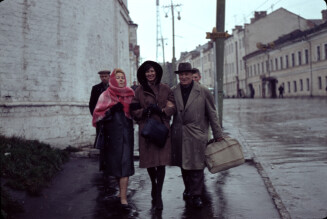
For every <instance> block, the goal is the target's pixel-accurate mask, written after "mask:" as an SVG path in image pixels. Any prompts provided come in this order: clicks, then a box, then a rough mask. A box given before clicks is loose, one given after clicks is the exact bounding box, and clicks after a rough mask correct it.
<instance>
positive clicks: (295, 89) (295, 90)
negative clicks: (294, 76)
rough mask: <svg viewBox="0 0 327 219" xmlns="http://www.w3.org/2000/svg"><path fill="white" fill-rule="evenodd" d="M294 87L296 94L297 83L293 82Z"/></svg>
mask: <svg viewBox="0 0 327 219" xmlns="http://www.w3.org/2000/svg"><path fill="white" fill-rule="evenodd" d="M293 86H294V93H296V91H297V89H296V81H293Z"/></svg>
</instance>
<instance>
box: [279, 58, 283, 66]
mask: <svg viewBox="0 0 327 219" xmlns="http://www.w3.org/2000/svg"><path fill="white" fill-rule="evenodd" d="M279 59H280V69H283V56H281V57H280V58H279Z"/></svg>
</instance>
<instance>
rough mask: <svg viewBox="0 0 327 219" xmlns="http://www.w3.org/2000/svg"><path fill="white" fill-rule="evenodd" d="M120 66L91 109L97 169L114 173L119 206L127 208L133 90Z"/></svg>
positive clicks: (110, 173)
mask: <svg viewBox="0 0 327 219" xmlns="http://www.w3.org/2000/svg"><path fill="white" fill-rule="evenodd" d="M126 84H127V83H126V77H125V73H124V71H123V70H121V69H119V68H116V69H114V71H113V72H112V73H111V75H110V79H109V87H108V89H107V90H106V91H104V92H103V93H102V94H101V95H100V97H99V100H98V103H97V105H96V107H95V110H94V112H93V120H92V123H93V126H95V127H96V126H98V127H99V128H100V130H101V131H100V133H101V134H103V135H104V139H105V141H104V144H103V146H102V149H101V150H100V154H101V155H100V157H101V159H100V162H102V164H100V167H101V166H102V167H101V170H103V171H104V173H105V174H106V175H108V176H114V177H116V178H117V180H118V184H119V195H118V196H119V197H120V202H121V207H122V208H123V209H124V210H129V209H130V208H131V207H130V205H128V202H127V186H128V178H129V176H132V175H133V174H134V162H133V151H134V133H133V121H132V119H131V115H130V113H129V105H130V103H131V101H132V99H133V97H134V91H133V90H132V89H131V88H129V87H127V86H126Z"/></svg>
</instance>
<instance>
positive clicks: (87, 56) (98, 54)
mask: <svg viewBox="0 0 327 219" xmlns="http://www.w3.org/2000/svg"><path fill="white" fill-rule="evenodd" d="M124 2H125V1H124ZM122 5H124V4H123V2H122V1H116V0H110V1H106V0H94V1H92V2H90V1H86V0H70V1H63V0H42V1H32V0H7V1H3V2H1V4H0V14H1V20H0V33H1V34H0V81H1V82H0V83H1V84H0V134H4V135H7V136H11V135H17V136H21V137H26V138H28V139H38V140H41V141H44V142H47V143H50V144H51V145H54V146H57V147H66V146H68V145H72V146H84V145H89V144H92V143H93V140H94V132H95V130H94V128H93V127H91V116H90V114H89V110H88V101H89V96H90V92H91V88H92V86H93V85H94V84H97V83H99V78H98V74H97V72H98V71H99V70H101V69H111V70H112V69H113V68H115V67H120V68H123V69H126V72H127V74H129V73H130V72H129V71H128V69H130V67H129V42H128V34H129V33H128V20H129V16H128V14H127V12H126V10H124V8H123V7H122Z"/></svg>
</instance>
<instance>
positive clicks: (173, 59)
mask: <svg viewBox="0 0 327 219" xmlns="http://www.w3.org/2000/svg"><path fill="white" fill-rule="evenodd" d="M179 6H181V4H175V5H174V4H173V0H171V3H170V5H167V6H163V8H169V7H170V9H171V16H172V33H173V48H172V49H173V58H172V61H171V63H172V72H170V74H174V71H175V70H176V57H175V15H174V8H175V7H179ZM165 17H166V18H167V17H168V13H167V12H166V16H165ZM177 19H178V20H180V19H181V16H180V11H178V17H177ZM176 83H177V82H176V77H173V81H172V84H174V85H175V84H176Z"/></svg>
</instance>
